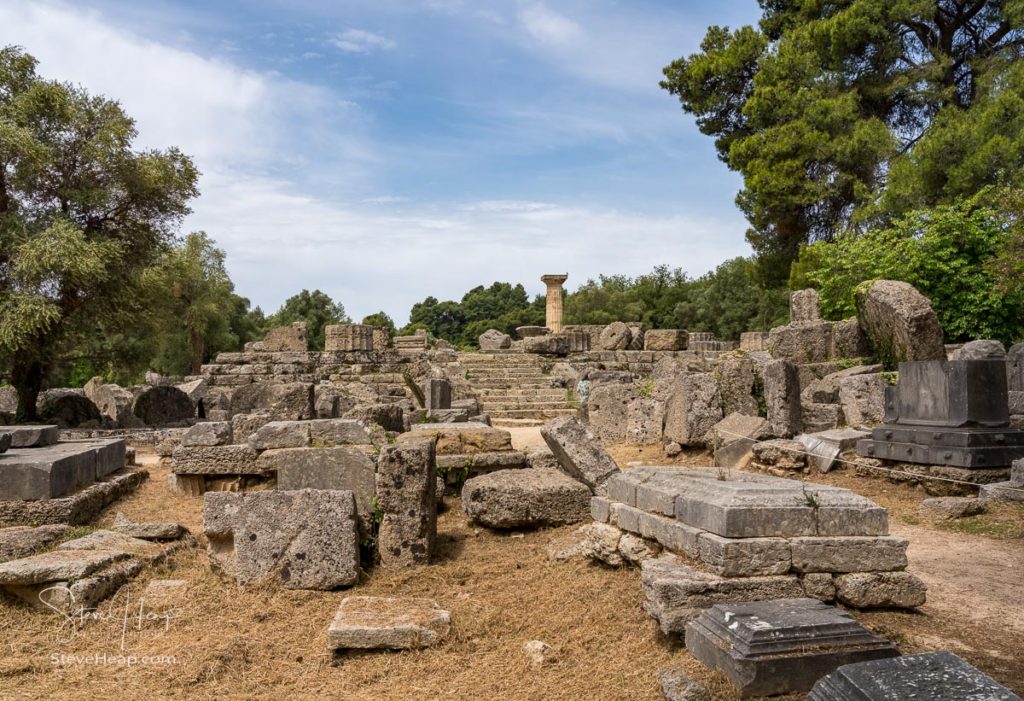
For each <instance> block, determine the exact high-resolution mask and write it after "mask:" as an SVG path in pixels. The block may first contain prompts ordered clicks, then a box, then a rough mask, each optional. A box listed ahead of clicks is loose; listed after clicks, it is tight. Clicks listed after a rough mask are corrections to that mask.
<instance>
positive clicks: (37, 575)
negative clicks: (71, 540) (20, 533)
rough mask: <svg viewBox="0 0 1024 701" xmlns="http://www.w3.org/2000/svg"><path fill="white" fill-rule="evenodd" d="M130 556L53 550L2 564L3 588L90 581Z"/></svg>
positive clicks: (108, 552)
mask: <svg viewBox="0 0 1024 701" xmlns="http://www.w3.org/2000/svg"><path fill="white" fill-rule="evenodd" d="M127 557H128V555H126V554H125V553H123V552H117V551H112V550H51V551H49V552H45V553H39V554H38V555H31V556H29V557H25V558H22V559H20V560H11V561H9V562H4V563H0V586H3V587H10V586H28V585H33V584H45V583H47V582H67V581H72V580H76V579H81V578H83V577H86V576H88V575H90V574H92V573H93V572H95V571H96V570H98V569H100V568H102V567H106V566H107V565H110V564H111V563H114V562H117V561H118V560H123V559H126V558H127Z"/></svg>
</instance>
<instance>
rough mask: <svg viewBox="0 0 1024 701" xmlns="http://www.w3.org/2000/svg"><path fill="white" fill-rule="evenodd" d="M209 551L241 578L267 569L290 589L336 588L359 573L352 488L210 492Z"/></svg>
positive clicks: (206, 500)
mask: <svg viewBox="0 0 1024 701" xmlns="http://www.w3.org/2000/svg"><path fill="white" fill-rule="evenodd" d="M203 530H204V532H205V533H206V536H207V538H208V540H209V549H210V558H211V560H212V561H214V562H215V563H217V564H218V565H219V566H220V567H221V568H223V569H224V570H225V572H227V573H228V574H230V575H231V576H233V577H235V578H236V579H237V580H238V581H239V583H241V584H249V583H252V582H256V581H259V580H261V579H264V578H266V577H269V576H275V577H277V578H278V579H280V580H281V581H282V582H283V583H284V586H285V587H287V588H289V589H335V588H337V587H342V586H347V585H350V584H354V583H355V582H356V581H357V579H358V577H359V547H358V538H357V527H356V509H355V500H354V498H353V496H352V492H346V491H333V490H317V489H302V490H297V491H288V492H280V491H266V492H248V493H237V492H207V493H206V494H204V495H203Z"/></svg>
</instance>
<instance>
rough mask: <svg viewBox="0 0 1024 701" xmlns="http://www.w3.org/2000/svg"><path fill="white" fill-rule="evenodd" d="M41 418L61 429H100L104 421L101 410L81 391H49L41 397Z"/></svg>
mask: <svg viewBox="0 0 1024 701" xmlns="http://www.w3.org/2000/svg"><path fill="white" fill-rule="evenodd" d="M37 410H38V412H39V418H41V419H42V420H43V421H45V422H46V423H48V424H57V425H58V426H60V427H61V428H77V427H79V426H91V427H98V426H99V425H100V422H101V421H102V420H103V415H102V414H100V410H99V408H97V406H96V405H95V404H94V403H93V402H92V400H90V399H89V398H88V397H86V396H85V394H84V393H81V390H70V389H48V390H46V391H45V392H43V393H42V394H41V395H40V396H39V401H38V403H37Z"/></svg>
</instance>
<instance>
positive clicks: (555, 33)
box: [519, 3, 583, 45]
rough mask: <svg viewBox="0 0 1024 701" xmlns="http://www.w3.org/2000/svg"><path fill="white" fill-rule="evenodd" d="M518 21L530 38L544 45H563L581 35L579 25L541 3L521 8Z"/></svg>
mask: <svg viewBox="0 0 1024 701" xmlns="http://www.w3.org/2000/svg"><path fill="white" fill-rule="evenodd" d="M519 21H520V22H521V23H522V25H523V27H524V28H525V29H526V31H527V32H528V33H529V34H530V36H531V37H533V38H534V39H536V40H538V41H541V42H544V43H546V44H555V45H565V44H569V43H572V42H574V41H576V40H577V39H580V38H581V37H582V35H583V31H582V30H581V29H580V25H578V24H577V23H576V22H574V21H572V20H571V19H569V18H568V17H565V16H564V15H560V14H558V13H557V12H555V11H553V10H551V9H549V8H548V7H547V6H545V5H543V4H541V3H536V4H529V5H524V6H523V7H521V8H520V10H519Z"/></svg>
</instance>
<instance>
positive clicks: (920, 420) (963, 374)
mask: <svg viewBox="0 0 1024 701" xmlns="http://www.w3.org/2000/svg"><path fill="white" fill-rule="evenodd" d="M896 402H897V405H896V412H897V414H898V423H901V424H905V425H906V424H916V425H923V426H950V427H952V426H968V425H973V426H994V427H997V426H1007V425H1009V421H1010V416H1009V405H1008V395H1007V382H1006V363H1005V362H1003V361H1001V360H950V361H946V360H926V361H919V362H912V363H900V379H899V384H897V386H896Z"/></svg>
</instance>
